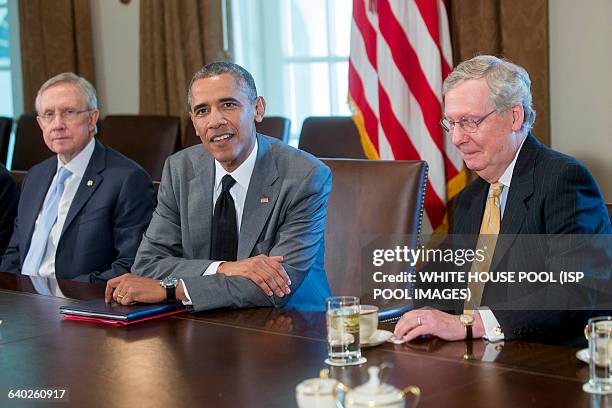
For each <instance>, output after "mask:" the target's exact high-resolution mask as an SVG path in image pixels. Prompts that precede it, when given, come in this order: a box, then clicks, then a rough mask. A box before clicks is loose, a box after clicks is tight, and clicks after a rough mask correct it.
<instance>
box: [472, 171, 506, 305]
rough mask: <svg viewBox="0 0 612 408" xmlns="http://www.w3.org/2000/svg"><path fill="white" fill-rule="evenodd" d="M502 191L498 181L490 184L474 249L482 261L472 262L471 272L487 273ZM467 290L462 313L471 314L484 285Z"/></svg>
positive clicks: (497, 226) (496, 233)
mask: <svg viewBox="0 0 612 408" xmlns="http://www.w3.org/2000/svg"><path fill="white" fill-rule="evenodd" d="M503 189H504V185H503V184H502V183H500V182H499V181H498V182H496V183H493V184H491V187H490V188H489V195H488V196H487V204H486V206H485V211H484V215H483V216H482V223H481V224H480V235H479V237H478V244H477V246H476V249H477V250H478V251H483V253H484V259H483V260H482V262H478V261H476V260H474V262H473V263H472V270H471V271H472V272H489V268H490V267H491V260H492V259H493V253H494V252H495V245H496V244H497V236H498V235H499V228H500V225H501V204H500V196H501V193H502V191H503ZM468 289H470V292H471V301H470V302H468V301H467V300H466V301H465V305H464V313H465V314H473V312H474V309H476V308H478V306H480V302H481V301H482V294H483V292H484V283H481V282H469V283H468Z"/></svg>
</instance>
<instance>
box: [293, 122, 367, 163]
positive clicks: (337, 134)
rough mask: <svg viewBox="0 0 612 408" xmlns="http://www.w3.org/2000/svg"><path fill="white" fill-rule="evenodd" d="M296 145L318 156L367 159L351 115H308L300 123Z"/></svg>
mask: <svg viewBox="0 0 612 408" xmlns="http://www.w3.org/2000/svg"><path fill="white" fill-rule="evenodd" d="M298 147H299V148H300V149H301V150H304V151H306V152H308V153H310V154H312V155H314V156H316V157H320V158H345V159H367V157H366V155H365V153H364V151H363V147H362V146H361V139H360V137H359V131H358V130H357V127H356V126H355V123H354V122H353V119H352V118H351V117H348V116H347V117H343V116H337V117H334V116H321V117H314V116H312V117H309V118H306V119H305V120H304V123H303V124H302V131H301V133H300V142H299V144H298Z"/></svg>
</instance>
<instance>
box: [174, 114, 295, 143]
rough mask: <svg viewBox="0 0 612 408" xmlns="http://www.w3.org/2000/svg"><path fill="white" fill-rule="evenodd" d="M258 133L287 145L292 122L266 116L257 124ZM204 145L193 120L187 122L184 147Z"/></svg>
mask: <svg viewBox="0 0 612 408" xmlns="http://www.w3.org/2000/svg"><path fill="white" fill-rule="evenodd" d="M255 129H257V133H262V134H264V135H266V136H272V137H274V138H276V139H278V140H281V141H283V142H285V143H288V142H289V133H290V132H291V121H290V120H289V119H287V118H284V117H282V116H264V118H263V120H262V121H261V122H258V123H255ZM198 143H202V142H201V141H200V138H199V137H198V135H196V131H195V128H194V127H193V123H191V120H188V121H187V125H186V126H185V144H184V146H183V147H189V146H193V145H196V144H198Z"/></svg>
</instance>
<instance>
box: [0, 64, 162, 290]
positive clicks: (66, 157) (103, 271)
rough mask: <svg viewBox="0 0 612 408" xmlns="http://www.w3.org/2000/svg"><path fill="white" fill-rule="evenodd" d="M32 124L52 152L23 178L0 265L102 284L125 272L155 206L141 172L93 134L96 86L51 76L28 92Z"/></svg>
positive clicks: (27, 272) (69, 76)
mask: <svg viewBox="0 0 612 408" xmlns="http://www.w3.org/2000/svg"><path fill="white" fill-rule="evenodd" d="M36 110H37V111H38V116H37V120H38V124H39V125H40V127H41V129H42V133H43V138H44V140H45V143H46V145H47V147H48V148H49V149H50V150H51V151H53V152H54V153H56V155H55V156H53V157H51V158H49V159H47V160H45V161H43V162H42V163H40V164H37V165H36V166H34V167H32V168H31V169H30V170H29V171H28V174H27V176H26V177H25V179H24V181H23V184H22V189H21V197H20V201H19V209H18V215H17V221H16V223H15V230H14V232H13V236H12V238H11V241H10V243H9V246H8V248H7V250H6V253H5V254H4V257H3V258H2V264H1V266H0V270H2V271H8V272H21V273H22V274H25V275H35V276H42V277H52V278H63V279H74V280H79V281H85V282H105V281H106V280H108V279H111V278H113V277H115V276H119V275H121V274H123V273H126V272H129V270H130V268H131V267H132V264H133V262H134V257H135V255H136V250H137V249H138V245H139V244H140V240H141V238H142V234H143V232H144V230H145V229H146V227H147V225H148V224H149V221H150V219H151V213H152V212H153V208H154V206H155V196H154V189H153V186H152V183H151V178H150V177H149V175H148V174H147V173H146V172H145V171H144V170H143V169H142V167H140V166H139V165H138V164H136V163H135V162H134V161H132V160H130V159H128V158H127V157H125V156H123V155H121V154H120V153H118V152H116V151H114V150H112V149H110V148H108V147H106V146H104V145H103V144H102V143H100V142H98V141H97V140H96V139H95V138H94V134H95V133H96V122H97V120H98V115H99V111H98V102H97V97H96V91H95V89H94V88H93V86H92V85H91V84H90V83H89V82H88V81H87V80H85V79H84V78H81V77H79V76H77V75H75V74H73V73H63V74H59V75H57V76H55V77H53V78H51V79H49V80H48V81H47V82H45V83H44V84H43V85H42V87H41V88H40V90H39V91H38V94H37V96H36Z"/></svg>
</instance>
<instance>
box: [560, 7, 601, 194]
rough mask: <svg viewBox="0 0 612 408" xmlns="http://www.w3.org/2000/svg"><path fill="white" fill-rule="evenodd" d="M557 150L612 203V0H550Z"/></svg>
mask: <svg viewBox="0 0 612 408" xmlns="http://www.w3.org/2000/svg"><path fill="white" fill-rule="evenodd" d="M548 7H549V17H550V25H549V30H550V31H549V33H550V99H551V105H550V106H551V112H550V118H551V145H552V148H554V149H556V150H559V151H561V152H563V153H567V154H569V155H572V156H574V157H576V158H577V159H578V160H580V161H581V162H582V163H584V164H585V165H586V166H587V167H588V169H589V170H590V171H591V172H592V173H593V175H594V176H595V179H596V180H597V183H598V184H599V187H600V188H601V190H602V192H603V195H604V199H605V200H606V202H608V203H610V202H612V24H610V18H611V17H612V1H610V0H588V1H575V0H549V2H548Z"/></svg>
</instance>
